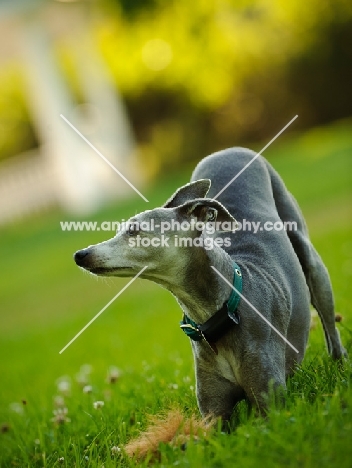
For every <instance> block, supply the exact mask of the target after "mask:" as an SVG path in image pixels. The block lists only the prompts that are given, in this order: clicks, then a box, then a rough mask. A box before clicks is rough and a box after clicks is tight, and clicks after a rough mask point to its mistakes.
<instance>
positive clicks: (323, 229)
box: [0, 0, 352, 407]
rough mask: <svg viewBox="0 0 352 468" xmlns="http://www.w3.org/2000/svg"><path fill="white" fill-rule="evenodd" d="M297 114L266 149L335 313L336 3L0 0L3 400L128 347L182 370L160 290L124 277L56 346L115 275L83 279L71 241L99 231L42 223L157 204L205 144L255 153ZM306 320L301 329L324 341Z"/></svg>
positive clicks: (342, 82) (343, 21)
mask: <svg viewBox="0 0 352 468" xmlns="http://www.w3.org/2000/svg"><path fill="white" fill-rule="evenodd" d="M60 114H62V115H63V116H65V117H66V118H67V119H68V120H69V121H70V122H72V124H73V125H75V126H76V127H77V128H78V130H79V131H81V132H82V134H83V135H85V136H86V137H87V138H88V139H89V140H90V141H91V142H92V144H94V145H95V146H96V147H97V148H98V149H99V150H100V151H101V152H102V154H103V155H104V156H106V157H107V158H108V159H109V160H110V161H111V162H112V163H113V164H114V165H115V166H116V167H117V168H118V169H119V170H120V171H121V172H122V174H124V176H126V177H127V178H128V179H129V180H130V181H131V183H133V184H134V185H135V186H136V187H137V188H138V189H139V190H141V191H142V192H143V193H144V194H145V195H146V196H147V198H148V199H149V200H150V202H149V203H148V204H146V203H145V202H144V201H143V200H142V199H141V198H140V197H138V195H137V194H136V193H135V192H134V191H133V190H132V189H131V187H129V186H128V185H127V184H126V183H125V182H124V181H123V180H122V179H121V178H120V177H119V176H118V175H117V174H116V173H115V172H113V171H112V170H111V168H110V167H109V166H108V165H107V164H106V163H105V162H104V161H102V160H101V159H100V158H99V157H98V155H97V154H96V153H95V152H94V151H93V150H92V149H91V148H90V147H89V146H88V145H87V144H86V143H85V142H84V141H83V140H82V139H81V138H80V137H79V136H78V135H77V134H76V133H75V132H74V131H73V129H72V128H70V127H69V126H68V124H67V123H66V122H65V121H64V120H63V119H62V118H60ZM296 114H298V115H299V118H298V119H297V120H296V121H295V122H294V124H293V125H292V126H291V127H290V128H289V129H288V130H287V131H286V132H285V134H284V135H282V136H281V137H280V139H279V140H277V141H276V142H275V143H274V144H273V145H272V146H271V147H270V148H268V149H267V150H266V152H265V157H267V158H268V159H269V160H270V161H271V162H272V164H273V165H274V166H275V168H276V169H277V170H278V171H279V172H280V174H281V175H282V177H283V178H284V180H285V182H286V184H287V186H288V188H289V189H290V190H291V191H292V192H293V193H294V195H295V197H296V198H297V199H298V201H299V203H300V205H301V207H302V209H303V211H304V214H305V216H306V218H307V221H308V225H309V227H310V231H311V235H312V238H313V241H314V243H315V245H316V246H317V248H318V250H319V251H320V253H321V254H322V256H323V259H324V261H325V262H326V264H327V266H328V268H329V271H330V273H331V277H332V281H333V285H334V288H335V296H336V304H337V311H339V312H341V313H342V315H344V316H345V317H346V318H345V322H344V323H346V326H348V323H349V322H348V313H349V314H350V315H349V317H351V318H352V311H351V306H350V299H349V296H350V290H349V285H350V283H351V276H352V255H351V252H352V243H351V225H352V223H351V207H352V203H351V200H352V192H351V185H352V183H351V182H352V175H351V174H352V163H351V157H352V120H351V119H352V3H351V2H350V1H348V0H334V1H328V0H326V1H324V0H305V1H304V2H297V1H293V0H285V1H284V0H253V1H250V0H236V1H235V0H194V1H192V2H189V1H187V0H177V1H176V0H175V1H174V0H168V1H162V0H101V1H100V0H81V1H78V0H77V1H74V0H62V1H59V0H58V1H54V0H2V1H1V3H0V239H1V240H0V242H1V244H0V249H1V251H0V262H1V270H0V338H1V342H0V350H1V356H2V358H1V370H0V373H1V375H2V377H3V381H4V382H6V385H2V386H1V389H0V396H1V403H2V404H3V405H4V407H7V405H8V404H9V403H10V402H11V401H14V400H16V399H20V398H21V397H22V396H23V394H24V393H25V394H26V395H28V394H30V392H32V393H33V394H35V395H37V396H38V394H39V393H41V392H45V389H48V388H51V386H52V385H53V382H54V381H55V379H56V377H59V376H60V375H61V374H65V373H69V374H70V373H71V374H72V373H74V372H75V369H78V368H79V366H81V365H82V364H85V363H87V362H88V363H89V364H92V365H93V366H95V368H96V369H98V370H97V372H98V373H99V372H101V373H104V372H105V369H106V366H107V365H117V366H119V367H122V368H124V367H129V366H130V367H131V368H133V369H136V370H138V369H139V368H140V366H141V365H142V364H141V363H142V361H143V360H145V359H148V360H149V361H150V362H154V363H158V362H159V358H160V361H163V360H165V359H166V360H167V359H168V358H165V356H171V357H170V359H176V358H177V359H179V356H181V357H182V359H185V360H186V362H187V366H188V367H189V368H191V357H190V352H189V343H188V340H186V339H185V338H184V337H183V336H181V332H179V331H178V329H177V328H178V320H179V319H180V311H179V308H178V306H177V304H176V302H175V301H174V299H173V298H172V297H171V295H169V294H168V293H167V292H165V291H163V290H161V289H160V288H158V287H157V286H155V285H153V284H146V282H142V281H139V280H138V281H137V282H136V284H134V285H133V286H131V288H130V289H129V290H127V291H126V292H125V293H124V294H123V295H122V296H121V297H120V298H119V299H118V301H116V303H115V304H114V305H112V306H111V307H110V309H109V310H107V311H106V312H105V313H104V315H103V316H101V317H100V318H99V320H97V322H96V323H94V324H93V325H92V326H91V327H90V329H88V330H87V331H86V332H85V333H84V334H83V335H82V336H81V337H80V338H79V339H78V340H77V341H76V342H75V343H74V344H73V345H72V346H71V347H70V348H69V349H67V350H66V351H65V353H63V355H62V356H59V354H58V352H59V350H60V349H62V348H63V346H64V345H65V344H66V343H67V342H68V341H69V340H70V339H71V338H72V337H73V336H74V335H75V334H76V333H77V332H78V331H79V330H80V329H81V328H82V327H83V326H84V325H85V324H86V323H87V322H88V321H89V320H90V319H91V318H92V317H93V316H94V315H95V314H96V313H97V312H98V311H99V310H100V309H101V308H102V307H103V306H104V305H105V304H106V303H107V302H108V301H109V300H110V299H111V298H112V297H113V296H114V295H115V294H116V292H117V291H118V290H119V289H121V288H122V287H123V285H124V284H125V283H126V281H125V280H123V279H115V280H112V279H111V280H106V281H105V280H94V279H93V278H92V277H89V276H87V275H84V274H83V273H82V272H81V271H79V270H78V269H77V267H76V266H75V265H74V262H73V261H72V254H73V252H74V251H76V250H78V249H80V248H83V247H85V246H87V245H88V244H93V243H96V242H100V241H102V240H104V239H106V238H107V237H111V236H112V235H113V233H102V232H62V231H61V228H60V224H59V221H60V220H70V219H74V220H77V219H78V220H82V219H84V220H97V221H99V222H100V221H102V220H112V221H117V220H120V219H122V218H128V217H129V216H131V215H133V214H135V213H136V212H138V211H141V210H145V209H146V208H152V207H154V206H156V205H158V204H161V203H163V202H164V201H165V200H166V199H167V198H168V197H169V196H170V195H171V194H172V193H173V191H174V190H176V189H177V187H178V186H180V185H181V184H184V183H186V182H187V181H188V180H189V177H190V173H191V170H192V168H193V167H194V165H195V164H196V163H197V161H199V160H200V159H201V158H202V157H204V156H205V155H206V154H209V153H210V152H212V151H215V150H220V149H223V148H225V147H228V146H237V145H245V146H249V147H251V148H252V149H255V150H260V149H261V148H262V147H263V146H264V144H266V143H267V142H268V141H269V140H270V139H271V138H272V137H273V136H274V135H275V134H276V133H277V132H278V131H279V130H281V128H282V127H283V126H284V125H285V124H286V123H287V122H288V121H289V120H291V118H293V117H294V116H295V115H296ZM137 292H138V294H137ZM348 311H349V312H348ZM160 316H162V317H163V325H164V330H163V333H159V331H158V326H156V325H155V323H159V319H160ZM132 323H133V327H132ZM320 332H321V330H319V332H317V335H316V337H315V338H314V335H313V338H312V340H313V343H314V340H316V341H317V342H318V343H319V346H323V345H322V342H323V341H322V334H321V333H320ZM343 333H345V335H343V336H344V338H345V340H348V339H350V338H348V337H350V335H348V334H347V332H343ZM131 343H133V344H134V346H133V352H131V351H130V347H131ZM319 349H321V348H319ZM176 350H177V351H176ZM175 353H176V354H175ZM146 356H147V357H146ZM175 356H176V358H175Z"/></svg>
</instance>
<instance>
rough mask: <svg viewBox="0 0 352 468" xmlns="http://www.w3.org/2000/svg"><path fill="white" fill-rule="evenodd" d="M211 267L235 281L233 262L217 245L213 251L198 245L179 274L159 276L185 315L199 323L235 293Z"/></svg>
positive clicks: (159, 281)
mask: <svg viewBox="0 0 352 468" xmlns="http://www.w3.org/2000/svg"><path fill="white" fill-rule="evenodd" d="M212 266H213V267H215V268H216V270H218V271H219V273H221V274H222V275H223V276H224V277H225V278H226V279H227V280H228V281H229V283H230V284H232V282H233V275H234V269H233V262H232V260H231V257H230V256H229V255H228V254H227V253H226V252H225V251H224V250H223V249H221V248H220V247H218V246H214V248H213V249H211V250H205V249H203V248H201V247H199V248H197V251H195V252H194V255H191V258H188V262H187V264H186V265H183V267H182V268H180V270H179V271H177V272H176V274H173V275H172V276H170V277H169V278H163V280H160V279H159V280H158V279H156V281H157V282H158V283H160V284H161V285H162V286H164V287H165V288H166V289H168V290H169V291H170V292H171V293H172V294H173V295H174V296H175V297H176V299H177V301H178V302H179V304H180V306H181V307H182V309H183V311H184V312H185V314H186V315H187V316H188V317H189V318H191V319H192V320H193V321H195V322H197V323H203V322H205V321H206V320H208V319H209V318H210V317H211V316H212V315H214V314H215V312H216V311H217V310H219V309H220V308H221V307H222V305H223V304H224V302H225V301H227V300H228V299H229V297H230V294H231V292H232V289H231V287H230V286H229V285H228V284H227V283H226V282H225V281H224V280H223V279H222V278H220V277H219V275H218V273H217V272H216V271H214V269H213V268H212Z"/></svg>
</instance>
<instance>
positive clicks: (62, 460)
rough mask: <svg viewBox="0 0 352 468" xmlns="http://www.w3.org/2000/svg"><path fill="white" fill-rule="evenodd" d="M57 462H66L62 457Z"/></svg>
mask: <svg viewBox="0 0 352 468" xmlns="http://www.w3.org/2000/svg"><path fill="white" fill-rule="evenodd" d="M57 461H58V462H59V463H63V462H64V461H65V458H64V457H60V458H58V459H57Z"/></svg>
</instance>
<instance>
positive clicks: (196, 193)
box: [164, 179, 211, 208]
mask: <svg viewBox="0 0 352 468" xmlns="http://www.w3.org/2000/svg"><path fill="white" fill-rule="evenodd" d="M210 185H211V181H210V180H209V179H200V180H196V181H195V182H191V183H189V184H187V185H184V186H183V187H180V188H179V189H178V190H177V191H176V192H175V193H174V194H173V195H172V197H170V198H169V199H168V201H167V202H166V203H165V204H164V208H175V207H176V206H180V205H183V204H184V203H186V202H187V201H189V200H194V199H195V198H203V197H205V196H206V194H207V193H208V192H209V189H210Z"/></svg>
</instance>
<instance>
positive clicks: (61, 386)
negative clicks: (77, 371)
mask: <svg viewBox="0 0 352 468" xmlns="http://www.w3.org/2000/svg"><path fill="white" fill-rule="evenodd" d="M56 385H57V391H58V392H60V393H62V394H63V395H69V394H70V393H71V379H70V377H68V376H67V375H64V376H62V377H60V378H59V379H57V381H56Z"/></svg>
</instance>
